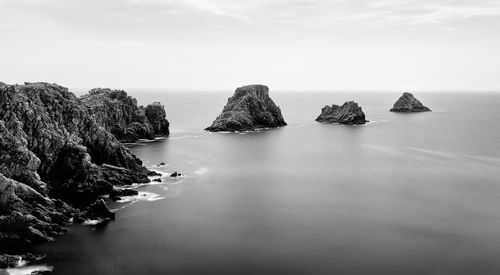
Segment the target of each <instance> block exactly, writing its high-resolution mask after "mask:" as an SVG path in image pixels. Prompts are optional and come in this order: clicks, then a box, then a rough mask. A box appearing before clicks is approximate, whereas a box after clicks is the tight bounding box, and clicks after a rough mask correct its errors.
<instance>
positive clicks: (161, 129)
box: [141, 102, 170, 136]
mask: <svg viewBox="0 0 500 275" xmlns="http://www.w3.org/2000/svg"><path fill="white" fill-rule="evenodd" d="M141 109H142V110H144V114H145V115H146V118H147V119H148V121H149V123H150V124H151V126H152V127H153V130H154V133H155V135H156V136H168V135H169V134H170V131H169V129H168V127H169V126H170V123H169V122H168V120H167V115H166V114H165V107H164V106H163V105H161V103H160V102H153V104H149V105H148V106H146V108H144V107H141Z"/></svg>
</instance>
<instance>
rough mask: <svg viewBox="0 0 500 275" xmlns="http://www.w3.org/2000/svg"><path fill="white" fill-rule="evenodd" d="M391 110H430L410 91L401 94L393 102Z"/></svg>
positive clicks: (406, 111)
mask: <svg viewBox="0 0 500 275" xmlns="http://www.w3.org/2000/svg"><path fill="white" fill-rule="evenodd" d="M390 111H391V112H398V113H415V112H430V111H431V109H429V108H427V107H425V106H424V105H423V104H422V103H421V102H420V101H418V99H416V98H415V97H414V96H413V95H412V94H411V93H403V95H402V96H401V97H400V98H399V99H398V101H396V103H394V107H392V109H391V110H390Z"/></svg>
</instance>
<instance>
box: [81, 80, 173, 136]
mask: <svg viewBox="0 0 500 275" xmlns="http://www.w3.org/2000/svg"><path fill="white" fill-rule="evenodd" d="M81 100H82V102H83V103H84V104H85V106H86V107H87V109H88V111H89V113H90V114H91V115H92V116H93V117H94V119H95V121H96V122H97V124H99V125H100V126H102V127H104V128H105V129H106V130H108V131H109V132H111V133H112V134H113V135H114V136H115V137H116V138H117V139H118V140H120V141H127V142H133V141H137V140H138V139H141V138H144V139H153V138H154V137H156V136H168V135H169V130H168V127H169V122H168V120H167V119H166V115H165V109H164V106H163V105H161V104H159V103H158V102H155V103H153V104H151V105H148V106H147V107H142V106H140V107H138V106H137V100H136V99H135V98H133V97H131V96H128V95H127V93H126V92H125V91H123V90H111V89H101V88H96V89H92V90H90V92H89V93H88V94H86V95H83V96H82V97H81Z"/></svg>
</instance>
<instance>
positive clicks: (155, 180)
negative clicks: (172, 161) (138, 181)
mask: <svg viewBox="0 0 500 275" xmlns="http://www.w3.org/2000/svg"><path fill="white" fill-rule="evenodd" d="M153 181H154V182H161V179H154V180H153Z"/></svg>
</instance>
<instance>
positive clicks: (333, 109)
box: [316, 101, 367, 125]
mask: <svg viewBox="0 0 500 275" xmlns="http://www.w3.org/2000/svg"><path fill="white" fill-rule="evenodd" d="M316 121H319V122H324V123H339V124H347V125H359V124H365V123H366V122H367V120H366V119H365V113H363V110H362V109H361V107H360V106H359V105H358V104H357V103H356V102H354V101H348V102H346V103H344V104H343V105H342V106H338V105H335V104H333V105H332V106H328V105H327V106H325V107H323V109H321V114H320V115H319V116H318V118H316Z"/></svg>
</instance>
